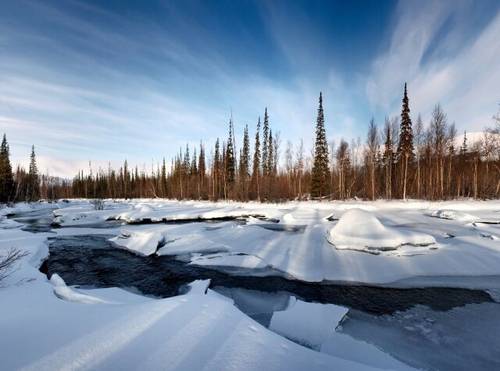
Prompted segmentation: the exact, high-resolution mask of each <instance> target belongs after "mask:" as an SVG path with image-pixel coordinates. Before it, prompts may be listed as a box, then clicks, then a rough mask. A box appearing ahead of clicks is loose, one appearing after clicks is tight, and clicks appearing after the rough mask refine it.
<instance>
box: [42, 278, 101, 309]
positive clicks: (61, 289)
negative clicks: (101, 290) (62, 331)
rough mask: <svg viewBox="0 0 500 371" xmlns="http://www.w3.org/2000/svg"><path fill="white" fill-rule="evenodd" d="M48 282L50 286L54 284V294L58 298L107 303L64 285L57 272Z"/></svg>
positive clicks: (88, 302)
mask: <svg viewBox="0 0 500 371" xmlns="http://www.w3.org/2000/svg"><path fill="white" fill-rule="evenodd" d="M50 283H52V286H54V295H55V296H57V297H58V298H59V299H62V300H66V301H72V302H74V303H81V304H105V303H108V302H107V301H104V300H102V299H99V298H96V297H95V296H91V295H86V294H81V293H79V292H76V291H75V290H73V289H72V288H71V287H68V286H66V282H64V280H63V279H62V278H61V277H60V276H59V275H58V274H57V273H54V274H53V275H52V276H51V277H50Z"/></svg>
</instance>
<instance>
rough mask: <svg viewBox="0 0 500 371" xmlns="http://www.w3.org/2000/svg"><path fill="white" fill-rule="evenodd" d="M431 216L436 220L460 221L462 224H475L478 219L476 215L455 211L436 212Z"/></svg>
mask: <svg viewBox="0 0 500 371" xmlns="http://www.w3.org/2000/svg"><path fill="white" fill-rule="evenodd" d="M429 215H430V216H432V217H434V218H440V219H448V220H458V221H461V222H473V221H475V220H477V219H478V218H476V217H475V216H474V215H471V214H467V213H464V212H461V211H455V210H435V211H433V212H431V213H430V214H429Z"/></svg>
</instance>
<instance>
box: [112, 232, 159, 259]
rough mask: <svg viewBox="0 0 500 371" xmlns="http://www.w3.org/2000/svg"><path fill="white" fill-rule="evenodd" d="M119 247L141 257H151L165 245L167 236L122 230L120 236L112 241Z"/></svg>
mask: <svg viewBox="0 0 500 371" xmlns="http://www.w3.org/2000/svg"><path fill="white" fill-rule="evenodd" d="M110 241H111V243H112V244H113V245H115V246H117V247H121V248H124V249H127V250H129V251H133V252H135V253H138V254H140V255H146V256H147V255H151V254H154V253H155V252H156V250H157V249H158V248H159V247H161V246H163V245H164V244H165V236H164V235H163V234H162V233H159V232H157V231H128V230H124V229H122V230H121V232H120V234H119V235H118V236H116V237H114V238H111V239H110Z"/></svg>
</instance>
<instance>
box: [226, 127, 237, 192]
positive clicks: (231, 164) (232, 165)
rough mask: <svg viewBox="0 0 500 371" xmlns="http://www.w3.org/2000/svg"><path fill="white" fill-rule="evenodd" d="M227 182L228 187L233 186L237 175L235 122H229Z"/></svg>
mask: <svg viewBox="0 0 500 371" xmlns="http://www.w3.org/2000/svg"><path fill="white" fill-rule="evenodd" d="M225 165H226V166H225V169H226V181H227V184H228V185H232V184H233V183H234V181H235V175H236V161H235V157H234V128H233V120H232V119H231V120H229V138H228V140H227V146H226V163H225Z"/></svg>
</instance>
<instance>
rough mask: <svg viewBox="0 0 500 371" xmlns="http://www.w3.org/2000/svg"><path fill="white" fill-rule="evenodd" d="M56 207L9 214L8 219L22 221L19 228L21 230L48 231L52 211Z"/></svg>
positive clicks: (50, 225) (50, 224)
mask: <svg viewBox="0 0 500 371" xmlns="http://www.w3.org/2000/svg"><path fill="white" fill-rule="evenodd" d="M55 209H56V207H55V206H54V207H49V208H43V209H34V210H30V211H23V212H20V213H17V214H12V215H9V219H13V220H15V221H16V222H19V223H23V224H24V226H23V227H22V228H21V229H22V230H23V231H28V232H32V233H42V232H50V230H51V229H52V228H53V227H52V220H53V217H52V211H54V210H55Z"/></svg>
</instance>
